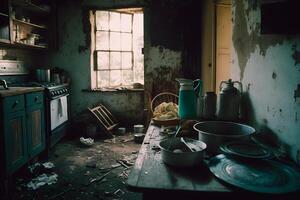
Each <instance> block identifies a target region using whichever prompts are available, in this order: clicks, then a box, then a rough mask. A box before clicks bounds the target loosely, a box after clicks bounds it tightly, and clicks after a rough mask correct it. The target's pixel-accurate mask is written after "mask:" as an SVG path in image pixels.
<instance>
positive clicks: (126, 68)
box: [94, 11, 144, 88]
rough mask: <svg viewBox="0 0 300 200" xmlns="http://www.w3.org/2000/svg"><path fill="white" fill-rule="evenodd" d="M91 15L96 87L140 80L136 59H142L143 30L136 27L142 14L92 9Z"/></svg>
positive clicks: (140, 27) (140, 25)
mask: <svg viewBox="0 0 300 200" xmlns="http://www.w3.org/2000/svg"><path fill="white" fill-rule="evenodd" d="M94 16H95V52H94V55H95V70H96V72H97V80H96V82H97V86H96V87H97V88H102V87H118V86H129V85H132V83H134V82H140V83H142V84H143V79H144V75H143V66H142V70H141V66H140V63H139V62H138V61H140V60H143V55H142V54H141V49H142V48H143V31H142V30H138V29H143V20H141V17H143V15H140V14H139V15H136V14H133V13H121V12H117V11H96V12H95V15H94ZM134 20H135V21H134ZM135 22H136V23H139V24H136V23H135ZM134 29H136V31H135V30H134ZM134 32H136V33H137V34H138V35H136V34H135V33H134ZM141 40H142V41H141ZM136 60H137V61H136ZM142 65H143V63H142ZM136 74H139V76H136Z"/></svg>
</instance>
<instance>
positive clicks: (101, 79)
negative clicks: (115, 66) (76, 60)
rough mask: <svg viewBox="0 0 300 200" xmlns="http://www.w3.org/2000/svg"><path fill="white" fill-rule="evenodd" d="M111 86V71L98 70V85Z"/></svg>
mask: <svg viewBox="0 0 300 200" xmlns="http://www.w3.org/2000/svg"><path fill="white" fill-rule="evenodd" d="M107 86H109V71H98V87H107Z"/></svg>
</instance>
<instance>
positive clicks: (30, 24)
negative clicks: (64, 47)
mask: <svg viewBox="0 0 300 200" xmlns="http://www.w3.org/2000/svg"><path fill="white" fill-rule="evenodd" d="M13 21H14V23H18V24H23V25H27V26H32V27H36V28H40V29H47V27H46V26H42V25H38V24H33V23H30V22H25V21H22V20H19V19H13Z"/></svg>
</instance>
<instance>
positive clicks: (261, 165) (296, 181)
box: [208, 154, 300, 194]
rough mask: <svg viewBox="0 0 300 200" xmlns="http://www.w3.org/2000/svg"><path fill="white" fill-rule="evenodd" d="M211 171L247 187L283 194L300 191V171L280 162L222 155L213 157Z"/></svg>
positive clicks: (217, 175)
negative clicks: (232, 157)
mask: <svg viewBox="0 0 300 200" xmlns="http://www.w3.org/2000/svg"><path fill="white" fill-rule="evenodd" d="M208 166H209V169H210V171H211V172H212V173H213V174H214V175H215V176H216V177H217V178H219V179H221V180H223V181H225V182H227V183H229V184H231V185H234V186H237V187H240V188H243V189H245V190H249V191H253V192H259V193H269V194H283V193H288V192H294V191H297V190H300V171H299V170H298V169H296V168H293V167H290V166H288V165H285V164H283V163H280V162H276V161H272V160H268V159H260V160H255V162H253V160H248V161H247V160H245V159H243V160H241V159H231V158H229V157H226V156H225V155H224V154H220V155H218V156H215V157H213V158H211V159H210V161H209V163H208Z"/></svg>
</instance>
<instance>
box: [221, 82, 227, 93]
mask: <svg viewBox="0 0 300 200" xmlns="http://www.w3.org/2000/svg"><path fill="white" fill-rule="evenodd" d="M224 83H225V84H228V82H227V81H221V83H220V86H219V90H220V91H221V90H222V85H223V84H224Z"/></svg>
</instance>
